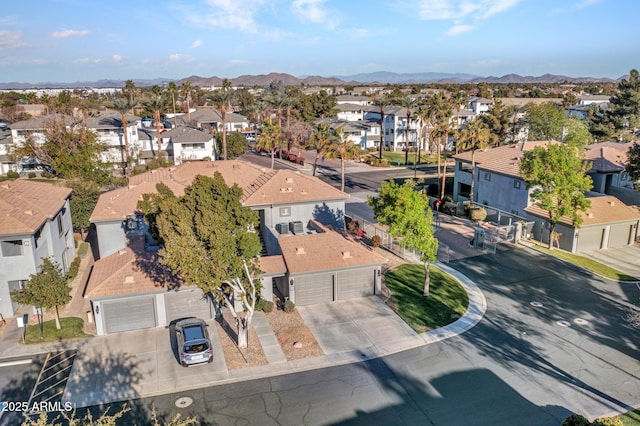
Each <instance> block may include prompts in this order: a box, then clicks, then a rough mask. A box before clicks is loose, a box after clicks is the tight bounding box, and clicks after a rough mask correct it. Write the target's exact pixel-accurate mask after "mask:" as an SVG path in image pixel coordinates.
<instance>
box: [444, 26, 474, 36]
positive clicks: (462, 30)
mask: <svg viewBox="0 0 640 426" xmlns="http://www.w3.org/2000/svg"><path fill="white" fill-rule="evenodd" d="M475 28H476V27H474V26H473V25H465V24H459V25H454V26H453V27H451V28H449V30H448V31H447V32H446V34H447V35H448V36H455V35H458V34H462V33H466V32H467V31H471V30H474V29H475Z"/></svg>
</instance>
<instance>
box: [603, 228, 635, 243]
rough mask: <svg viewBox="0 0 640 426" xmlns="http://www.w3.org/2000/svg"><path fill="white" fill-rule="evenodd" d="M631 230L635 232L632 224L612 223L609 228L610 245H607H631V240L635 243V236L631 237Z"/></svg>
mask: <svg viewBox="0 0 640 426" xmlns="http://www.w3.org/2000/svg"><path fill="white" fill-rule="evenodd" d="M631 232H633V228H632V225H630V224H626V223H625V224H620V225H611V228H610V230H609V245H608V246H607V247H624V246H626V245H629V242H632V243H633V241H634V238H633V236H631V238H629V237H630V233H631Z"/></svg>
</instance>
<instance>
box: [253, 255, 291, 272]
mask: <svg viewBox="0 0 640 426" xmlns="http://www.w3.org/2000/svg"><path fill="white" fill-rule="evenodd" d="M258 262H259V265H260V270H261V271H262V273H263V275H281V274H282V275H284V274H285V273H286V272H287V266H286V265H285V264H284V258H283V257H282V256H280V255H275V256H261V257H259V258H258Z"/></svg>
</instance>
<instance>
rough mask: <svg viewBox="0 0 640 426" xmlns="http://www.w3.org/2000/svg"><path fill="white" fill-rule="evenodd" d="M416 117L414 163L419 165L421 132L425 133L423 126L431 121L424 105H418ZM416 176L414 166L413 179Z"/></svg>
mask: <svg viewBox="0 0 640 426" xmlns="http://www.w3.org/2000/svg"><path fill="white" fill-rule="evenodd" d="M416 117H417V118H418V137H417V144H418V155H417V160H416V163H417V164H420V148H422V144H423V140H424V137H423V131H426V130H425V129H424V127H425V125H430V124H431V120H432V116H431V111H429V108H427V107H425V106H424V105H419V106H418V110H417V111H416ZM421 139H422V140H421ZM416 174H417V171H416V166H415V165H414V167H413V177H414V178H415V177H416Z"/></svg>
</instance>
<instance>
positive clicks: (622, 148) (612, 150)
mask: <svg viewBox="0 0 640 426" xmlns="http://www.w3.org/2000/svg"><path fill="white" fill-rule="evenodd" d="M632 145H633V142H627V143H619V142H600V143H594V144H591V145H588V146H587V148H586V150H585V158H586V159H587V160H589V161H590V162H591V169H590V170H589V172H600V173H606V172H614V173H615V172H621V171H623V170H624V168H625V166H626V164H627V152H628V151H629V148H630V147H631V146H632ZM589 172H587V173H589Z"/></svg>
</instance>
